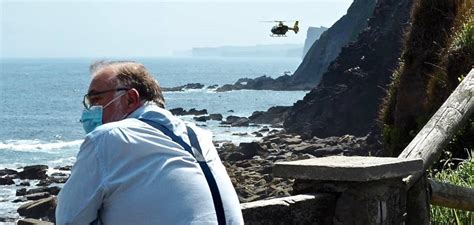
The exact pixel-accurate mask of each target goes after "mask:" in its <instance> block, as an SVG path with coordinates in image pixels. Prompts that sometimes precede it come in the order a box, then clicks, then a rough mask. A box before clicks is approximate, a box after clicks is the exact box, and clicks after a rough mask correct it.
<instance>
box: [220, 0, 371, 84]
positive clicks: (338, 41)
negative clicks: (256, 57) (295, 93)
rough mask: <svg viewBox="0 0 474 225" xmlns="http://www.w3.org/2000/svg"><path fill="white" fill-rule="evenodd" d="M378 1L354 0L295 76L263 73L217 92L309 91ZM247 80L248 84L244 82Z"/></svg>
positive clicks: (352, 39) (312, 48) (352, 37)
mask: <svg viewBox="0 0 474 225" xmlns="http://www.w3.org/2000/svg"><path fill="white" fill-rule="evenodd" d="M375 2H376V1H375V0H354V2H353V3H352V5H351V6H350V7H349V9H348V10H347V14H346V15H344V16H343V17H342V18H341V19H339V20H338V21H337V22H336V23H335V24H334V25H332V26H331V27H330V28H329V29H328V30H326V31H325V32H324V33H323V34H321V36H320V38H319V39H318V40H317V41H316V42H315V43H314V44H313V46H312V47H311V48H310V50H309V51H308V53H307V54H306V56H305V58H304V60H303V62H302V63H301V64H300V66H299V67H298V69H297V70H296V71H295V73H294V74H293V75H291V76H290V74H285V75H283V76H280V77H278V78H276V79H273V78H270V77H266V76H262V77H258V78H255V79H246V78H244V79H241V80H239V81H237V82H236V83H235V84H234V85H225V86H223V87H221V88H218V89H217V90H218V91H228V90H240V89H253V90H310V89H312V88H314V87H316V85H317V84H318V82H319V81H320V79H321V76H322V74H323V73H324V72H326V69H327V66H328V65H329V63H330V62H332V61H333V60H334V59H335V58H336V57H337V56H338V54H339V52H340V51H341V48H342V47H343V46H345V45H347V44H348V43H349V42H351V41H354V40H356V38H357V35H358V34H359V33H360V32H361V31H362V30H363V29H364V28H365V27H366V26H367V19H368V18H369V17H370V16H371V15H372V13H373V9H374V6H375ZM243 81H245V84H242V82H243Z"/></svg>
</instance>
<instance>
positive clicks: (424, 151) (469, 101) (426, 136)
mask: <svg viewBox="0 0 474 225" xmlns="http://www.w3.org/2000/svg"><path fill="white" fill-rule="evenodd" d="M473 111H474V69H472V70H471V72H469V74H468V75H467V76H466V77H465V78H464V80H463V81H462V82H461V83H460V84H459V86H458V87H457V88H456V89H455V90H454V91H453V93H452V94H451V95H450V96H449V98H448V99H447V100H446V102H444V104H443V105H442V106H441V108H439V109H438V111H437V112H436V113H435V114H434V115H433V117H431V119H430V120H429V121H428V123H426V125H425V126H424V127H423V129H421V131H420V132H419V133H418V134H417V135H416V136H415V138H414V139H413V140H412V141H411V142H410V144H409V145H408V146H407V147H406V148H405V149H404V150H403V152H402V153H401V154H400V155H399V156H398V157H399V158H421V159H422V160H423V169H424V170H423V171H422V172H419V173H415V174H413V175H410V176H409V177H408V178H407V179H406V180H405V181H406V183H407V186H408V188H410V187H411V186H412V185H413V184H414V183H415V182H416V181H417V180H418V179H419V178H420V177H421V175H422V174H423V172H424V171H425V170H427V169H428V168H429V167H430V166H431V165H432V164H433V162H435V161H436V160H437V159H438V158H439V155H440V154H441V152H442V150H443V148H444V147H445V146H446V144H447V143H448V142H449V141H450V140H451V138H452V136H453V135H454V134H455V133H456V131H457V130H458V129H459V128H460V127H461V126H462V125H463V124H464V123H465V122H466V121H467V119H468V118H469V117H470V116H471V114H472V112H473Z"/></svg>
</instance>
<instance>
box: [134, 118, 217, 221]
mask: <svg viewBox="0 0 474 225" xmlns="http://www.w3.org/2000/svg"><path fill="white" fill-rule="evenodd" d="M139 120H140V121H142V122H145V123H147V124H148V125H150V126H152V127H154V128H156V129H158V130H160V131H161V132H163V134H165V135H166V136H168V137H170V138H171V140H173V141H174V142H176V143H178V144H179V145H181V147H183V148H184V149H185V150H186V151H187V152H189V153H191V155H192V156H193V157H194V158H196V160H197V161H198V163H199V166H200V167H201V170H202V172H203V173H204V176H205V177H206V180H207V184H208V185H209V189H210V190H211V194H212V200H213V201H214V209H215V210H216V215H217V221H218V223H219V224H220V225H221V224H222V225H225V224H226V223H225V214H224V206H223V205H222V199H221V195H220V193H219V188H218V186H217V182H216V179H215V178H214V176H213V175H212V172H211V169H209V166H208V165H207V163H206V161H205V159H204V157H203V156H202V150H201V147H200V145H199V141H198V139H197V136H196V133H194V131H193V129H191V128H190V127H188V126H186V128H187V130H188V136H189V141H190V142H191V146H192V147H194V149H196V150H197V152H196V151H193V148H192V147H191V146H189V145H188V144H187V143H186V142H184V141H183V139H181V138H180V137H178V136H176V135H175V134H174V133H173V132H171V131H170V130H169V129H167V128H166V127H164V126H163V125H161V124H160V123H158V122H155V121H152V120H147V119H144V118H140V119H139Z"/></svg>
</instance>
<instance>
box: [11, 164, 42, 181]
mask: <svg viewBox="0 0 474 225" xmlns="http://www.w3.org/2000/svg"><path fill="white" fill-rule="evenodd" d="M47 170H48V166H46V165H34V166H25V167H24V168H23V171H21V172H19V173H18V177H19V178H20V179H35V180H42V179H46V177H48V176H47V175H46V171H47Z"/></svg>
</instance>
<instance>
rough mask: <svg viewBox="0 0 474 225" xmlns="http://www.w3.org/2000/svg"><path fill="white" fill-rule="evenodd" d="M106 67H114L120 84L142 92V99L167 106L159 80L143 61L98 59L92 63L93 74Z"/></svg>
mask: <svg viewBox="0 0 474 225" xmlns="http://www.w3.org/2000/svg"><path fill="white" fill-rule="evenodd" d="M104 68H111V69H113V71H114V73H115V75H116V77H117V80H118V82H119V84H120V85H122V86H123V87H126V88H134V89H136V90H137V91H138V93H139V94H140V100H142V101H143V100H145V101H151V102H154V103H156V104H157V105H158V106H159V107H161V108H165V99H164V97H163V93H162V91H161V88H160V85H159V83H158V81H156V80H155V79H154V78H153V76H152V75H151V74H150V73H149V72H148V70H147V69H146V68H145V66H144V65H143V64H141V63H137V62H133V61H104V60H101V61H97V62H94V63H93V64H91V66H90V67H89V70H90V72H91V74H95V73H98V72H99V71H100V70H102V69H104Z"/></svg>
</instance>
